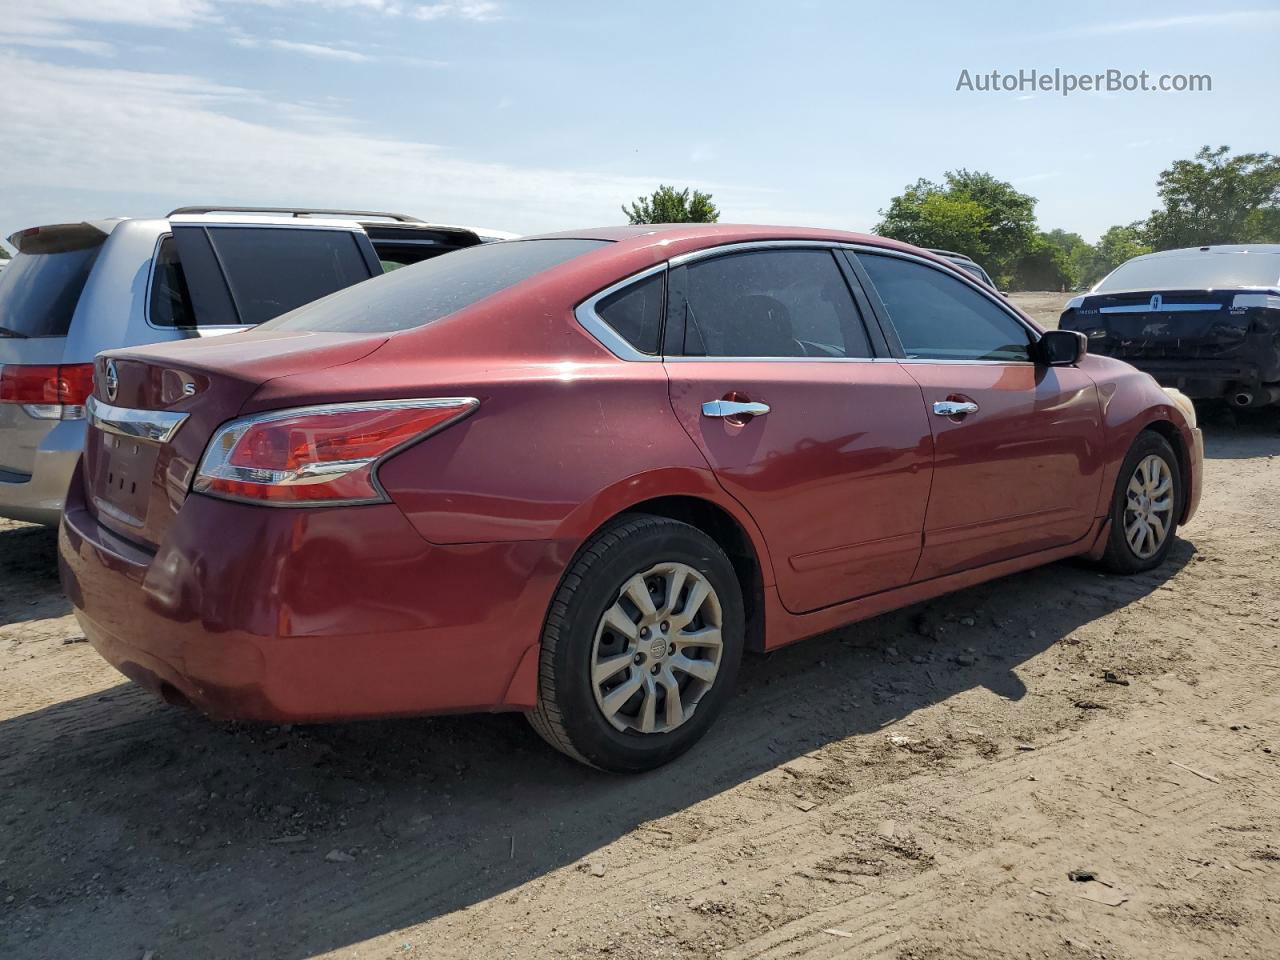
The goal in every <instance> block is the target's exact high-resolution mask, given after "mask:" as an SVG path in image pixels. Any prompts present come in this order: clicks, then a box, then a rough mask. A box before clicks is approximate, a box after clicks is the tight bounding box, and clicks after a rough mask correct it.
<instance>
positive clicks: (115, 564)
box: [60, 477, 573, 722]
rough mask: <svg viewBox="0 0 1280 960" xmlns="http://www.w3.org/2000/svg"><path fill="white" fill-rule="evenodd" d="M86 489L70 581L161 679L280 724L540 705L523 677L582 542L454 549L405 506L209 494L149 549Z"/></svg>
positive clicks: (79, 607) (85, 606)
mask: <svg viewBox="0 0 1280 960" xmlns="http://www.w3.org/2000/svg"><path fill="white" fill-rule="evenodd" d="M76 479H77V480H80V478H79V477H77V478H76ZM79 491H80V484H79V483H73V484H72V487H71V494H70V496H69V499H68V503H67V508H66V514H65V517H64V521H63V524H62V529H61V534H60V541H61V542H60V557H61V566H62V576H63V582H64V584H65V586H66V589H67V593H68V595H69V596H70V597H71V600H72V603H73V604H74V606H75V608H76V611H77V615H78V616H79V619H80V623H81V625H82V626H83V627H84V630H85V635H86V636H87V637H88V638H89V640H90V641H91V642H92V643H93V644H94V646H95V647H96V648H97V649H98V650H99V652H101V653H102V655H103V656H104V657H106V659H107V660H109V661H110V662H112V663H113V664H114V665H115V666H117V667H118V668H119V669H120V670H121V671H122V672H123V673H125V674H126V675H128V676H131V677H134V678H135V679H140V680H141V682H144V683H145V684H147V685H149V686H152V687H158V686H159V684H160V683H162V682H163V683H167V684H169V685H171V686H172V687H174V688H176V689H177V690H178V691H180V692H181V694H182V695H183V697H185V698H186V699H187V700H189V701H191V702H192V703H194V704H196V705H198V706H199V707H201V708H202V709H204V710H206V711H207V712H209V713H211V714H214V715H217V716H226V717H244V718H247V719H257V720H263V721H272V722H301V721H315V720H324V719H335V718H340V717H362V716H383V715H390V714H412V713H422V712H427V711H431V712H435V711H462V710H492V709H504V708H511V709H519V708H528V707H530V706H532V704H533V700H532V697H533V687H532V685H531V683H530V682H529V679H528V678H527V677H525V678H524V682H523V683H521V684H518V685H515V686H513V684H512V680H513V678H515V676H516V673H517V670H518V668H519V667H520V664H521V661H522V659H523V658H524V657H525V654H526V653H527V651H528V650H529V649H531V648H535V647H536V645H537V641H538V636H539V633H540V632H541V627H542V618H543V616H544V614H545V612H546V608H547V605H548V604H549V603H550V599H551V595H552V593H553V591H554V590H555V587H556V584H557V583H558V581H559V577H560V571H561V570H562V569H563V566H564V564H565V562H566V561H567V559H568V557H569V556H571V554H572V549H573V545H568V544H563V543H559V542H557V541H554V540H538V541H525V542H511V543H501V544H471V545H463V546H452V547H440V546H437V545H434V544H430V543H427V542H426V541H425V540H423V539H422V538H421V537H420V536H419V535H418V534H417V532H416V531H415V530H414V529H413V528H412V526H410V524H409V523H408V521H407V520H406V519H405V517H404V515H403V514H402V513H401V512H400V511H399V510H398V509H397V508H396V507H395V506H394V505H392V504H382V505H374V506H364V507H351V508H347V509H345V510H342V509H337V510H335V509H314V510H312V509H299V510H276V509H270V508H264V507H256V506H248V505H244V504H237V503H231V502H227V501H223V500H215V499H212V498H209V497H204V496H200V495H198V494H197V495H193V496H191V497H189V498H188V499H187V501H186V503H185V504H184V505H183V508H182V510H181V511H180V513H179V514H178V517H177V519H176V520H175V522H174V523H173V525H172V526H171V528H170V530H169V534H168V537H167V539H166V543H165V545H164V546H163V547H162V548H161V549H160V550H159V551H158V552H157V553H156V554H154V555H152V554H149V553H147V552H146V551H143V550H140V549H137V548H130V547H129V545H128V544H127V543H126V542H124V541H122V540H121V539H120V538H119V537H116V536H115V535H114V534H112V533H111V531H110V530H109V529H107V528H105V527H104V526H103V525H101V524H100V523H99V522H98V521H97V519H96V518H95V517H94V516H93V515H92V514H91V513H90V512H89V510H88V509H87V508H86V505H85V503H84V500H83V498H82V496H81V494H80V492H79ZM232 531H234V532H235V534H236V535H234V536H232V535H228V534H229V533H231V532H232ZM480 582H483V584H484V587H483V592H484V595H485V601H486V602H485V603H483V604H478V603H476V602H474V598H475V594H476V584H477V583H480ZM511 698H514V699H511Z"/></svg>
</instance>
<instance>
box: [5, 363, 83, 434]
mask: <svg viewBox="0 0 1280 960" xmlns="http://www.w3.org/2000/svg"><path fill="white" fill-rule="evenodd" d="M91 393H93V364H92V363H63V364H58V365H56V366H54V365H35V364H19V363H6V364H0V403H19V404H22V408H23V409H24V410H25V411H26V412H27V413H28V414H29V415H30V416H33V417H36V418H37V419H39V420H83V419H84V405H85V401H86V400H88V399H89V395H90V394H91Z"/></svg>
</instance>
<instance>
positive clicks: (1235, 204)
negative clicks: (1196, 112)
mask: <svg viewBox="0 0 1280 960" xmlns="http://www.w3.org/2000/svg"><path fill="white" fill-rule="evenodd" d="M1230 153H1231V148H1230V147H1226V146H1222V147H1218V148H1217V149H1213V148H1211V147H1208V146H1205V147H1202V148H1201V149H1200V150H1199V151H1198V152H1197V153H1196V155H1195V158H1194V159H1191V160H1178V161H1175V162H1174V163H1173V164H1172V166H1170V167H1169V169H1167V170H1165V171H1163V172H1162V173H1161V174H1160V179H1159V180H1158V181H1157V185H1156V186H1157V191H1158V192H1159V194H1160V200H1161V202H1162V203H1163V204H1164V205H1163V206H1162V207H1161V208H1160V209H1158V210H1153V211H1151V216H1150V218H1148V220H1147V222H1146V225H1145V228H1144V229H1143V231H1142V233H1143V239H1144V241H1145V242H1146V243H1147V245H1148V246H1150V247H1152V248H1153V249H1155V250H1172V249H1176V248H1178V247H1196V246H1201V245H1206V244H1211V243H1276V242H1280V157H1276V156H1273V155H1272V154H1269V153H1241V154H1238V155H1236V156H1234V157H1233V156H1231V155H1230Z"/></svg>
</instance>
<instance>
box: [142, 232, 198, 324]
mask: <svg viewBox="0 0 1280 960" xmlns="http://www.w3.org/2000/svg"><path fill="white" fill-rule="evenodd" d="M148 316H149V319H150V320H151V322H152V323H153V324H155V325H156V326H158V327H194V326H195V325H196V311H195V308H194V307H193V306H192V305H191V291H190V290H188V289H187V277H186V273H185V272H184V271H183V269H182V261H181V260H180V259H179V258H178V245H177V243H175V242H174V239H173V237H165V238H164V239H163V240H161V241H160V250H159V251H158V252H157V254H156V263H155V270H154V272H153V274H152V278H151V303H150V313H149V315H148Z"/></svg>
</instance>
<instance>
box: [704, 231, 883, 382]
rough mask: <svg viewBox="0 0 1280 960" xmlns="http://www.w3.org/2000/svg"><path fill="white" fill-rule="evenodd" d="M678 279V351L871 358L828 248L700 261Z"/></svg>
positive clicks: (714, 354)
mask: <svg viewBox="0 0 1280 960" xmlns="http://www.w3.org/2000/svg"><path fill="white" fill-rule="evenodd" d="M686 271H687V272H686V275H685V278H684V289H685V303H684V352H685V354H686V355H690V356H707V357H796V358H801V357H818V358H832V357H870V356H871V355H872V354H871V347H870V343H869V342H868V340H867V334H866V330H865V328H864V327H863V325H862V320H861V317H860V316H859V314H858V308H857V305H856V304H855V303H854V300H853V296H852V294H850V292H849V287H848V285H847V284H846V283H845V280H844V276H843V275H842V274H841V272H840V268H839V267H838V266H837V264H836V261H835V258H834V257H833V256H832V254H831V251H829V250H803V249H801V250H757V251H748V252H744V253H735V254H730V255H727V256H723V257H716V258H715V259H712V260H700V261H696V262H694V263H692V264H690V265H689V266H688V267H687V268H686Z"/></svg>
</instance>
